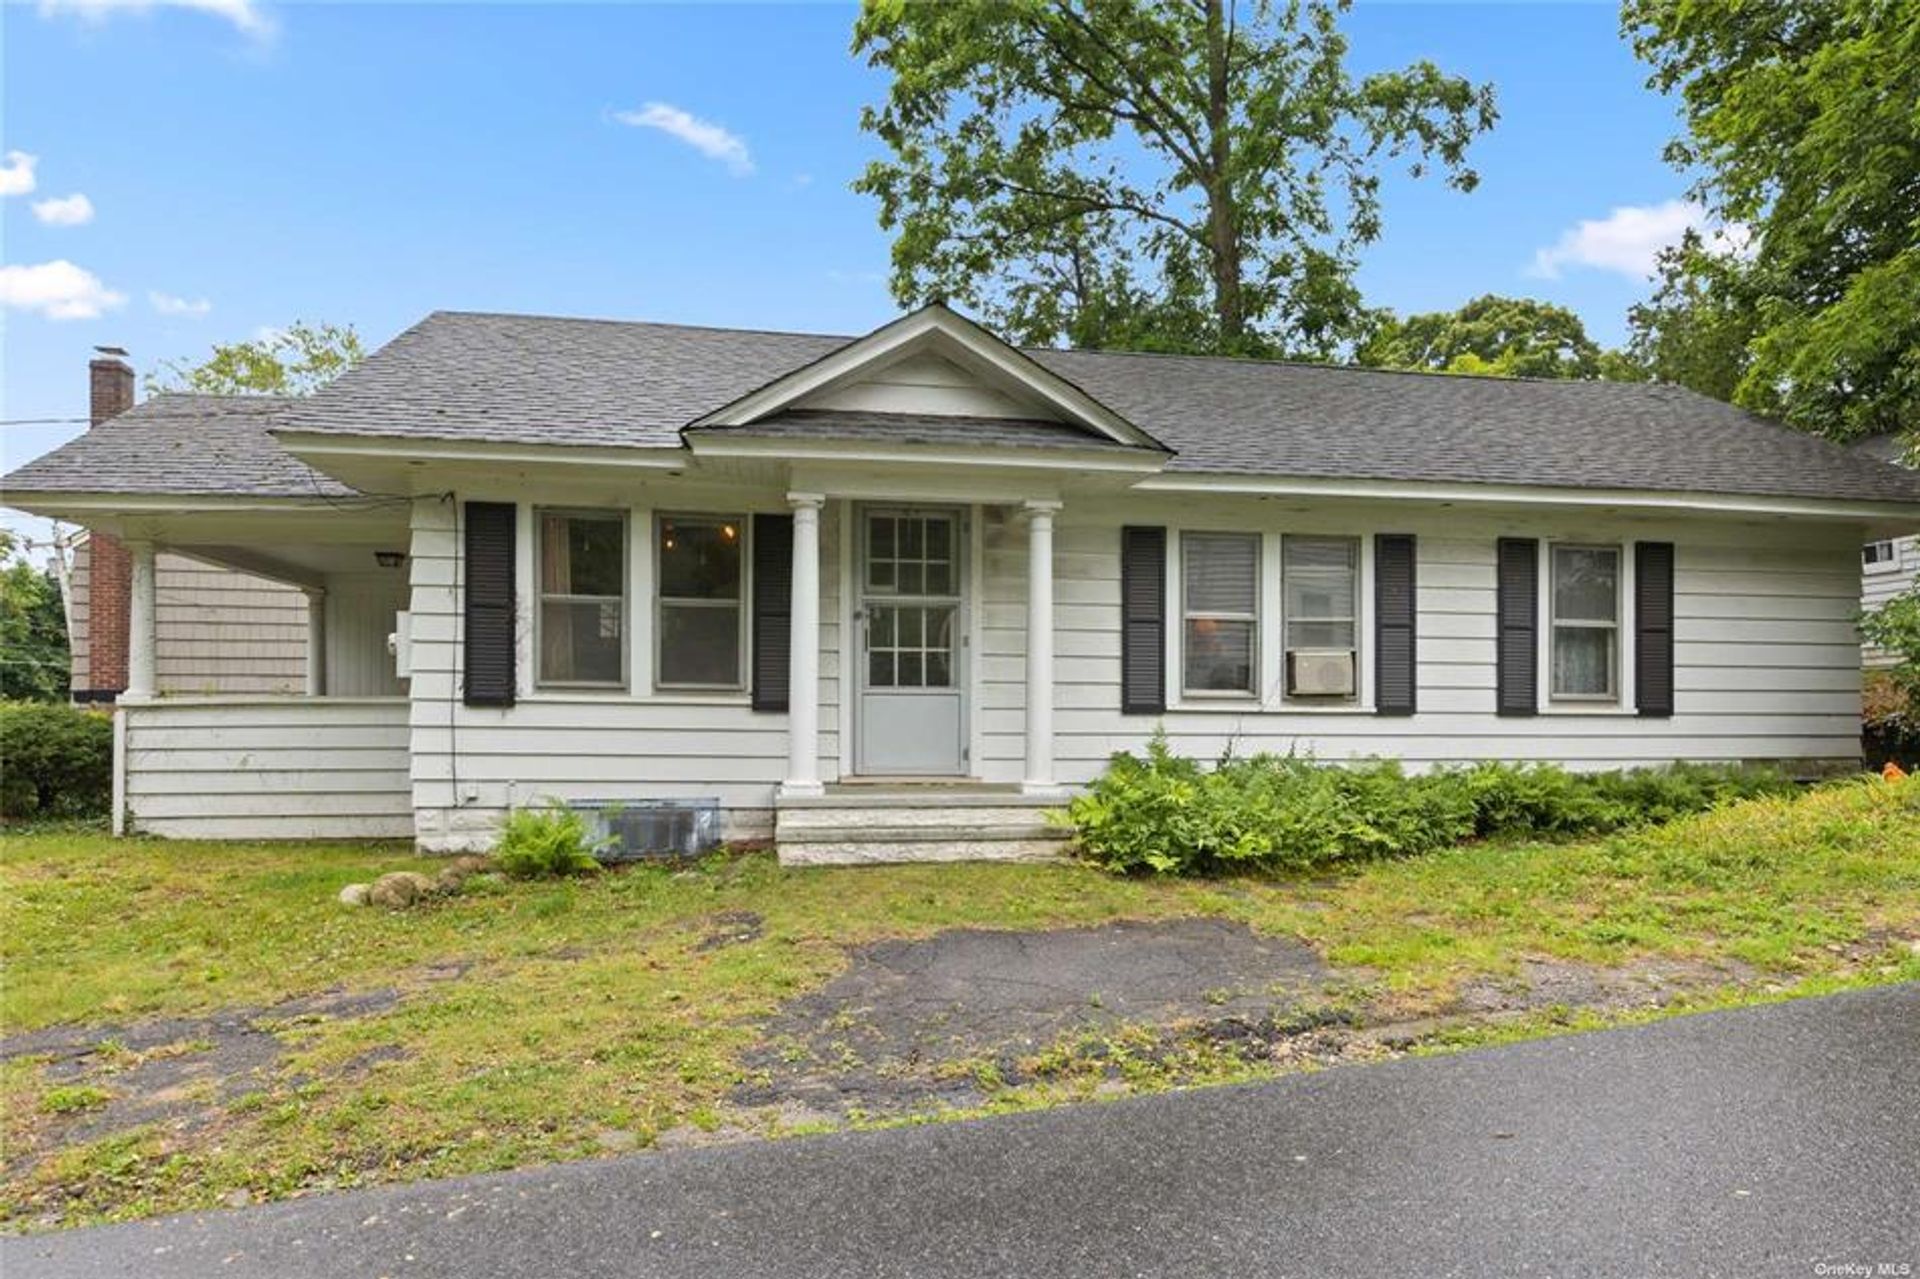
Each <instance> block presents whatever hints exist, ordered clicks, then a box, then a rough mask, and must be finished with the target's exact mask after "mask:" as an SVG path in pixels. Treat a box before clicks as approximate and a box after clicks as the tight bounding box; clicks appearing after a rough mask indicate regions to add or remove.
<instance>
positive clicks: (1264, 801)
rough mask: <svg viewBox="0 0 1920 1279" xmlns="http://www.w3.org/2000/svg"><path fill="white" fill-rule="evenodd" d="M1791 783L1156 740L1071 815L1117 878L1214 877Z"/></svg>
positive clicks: (1696, 802)
mask: <svg viewBox="0 0 1920 1279" xmlns="http://www.w3.org/2000/svg"><path fill="white" fill-rule="evenodd" d="M1792 788H1793V783H1792V782H1791V781H1789V780H1788V779H1786V778H1785V777H1783V776H1781V775H1780V774H1778V773H1774V772H1770V771H1764V770H1749V769H1736V768H1720V767H1708V766H1704V765H1679V766H1676V767H1673V768H1665V769H1641V770H1637V771H1634V772H1628V773H1599V774H1578V773H1571V772H1568V771H1567V770H1566V769H1564V768H1561V767H1559V766H1558V765H1553V764H1527V765H1513V764H1498V763H1486V764H1476V765H1474V766H1472V767H1469V768H1457V769H1443V770H1440V771H1437V772H1433V773H1427V774H1424V775H1421V776H1416V777H1409V776H1407V775H1406V774H1405V773H1404V772H1403V771H1402V770H1401V767H1400V765H1399V764H1398V763H1396V762H1394V761H1391V760H1367V761H1362V762H1357V763H1354V764H1351V765H1347V766H1344V767H1331V766H1327V765H1321V764H1316V763H1314V762H1313V761H1312V760H1309V759H1302V758H1297V757H1293V756H1274V755H1257V756H1254V757H1252V758H1248V759H1240V758H1233V757H1229V758H1227V759H1223V760H1221V761H1220V763H1219V764H1218V765H1216V766H1215V767H1214V768H1212V769H1205V768H1202V767H1201V766H1200V765H1199V764H1197V763H1195V762H1194V761H1193V760H1190V759H1183V758H1181V757H1179V756H1176V755H1174V754H1173V753H1172V751H1170V750H1169V749H1168V748H1167V744H1166V741H1165V740H1164V738H1162V737H1160V736H1159V735H1156V736H1155V738H1154V740H1153V741H1152V742H1151V743H1149V745H1148V747H1147V754H1146V757H1145V758H1144V759H1143V758H1141V757H1139V756H1136V755H1132V754H1124V753H1123V754H1120V755H1116V756H1115V757H1114V758H1113V760H1112V762H1111V764H1110V765H1109V767H1108V769H1107V772H1106V773H1105V774H1104V775H1103V776H1102V777H1101V778H1100V779H1099V780H1098V781H1097V782H1095V783H1094V784H1093V786H1092V787H1091V788H1090V789H1089V790H1088V791H1087V792H1086V793H1085V794H1083V795H1080V796H1077V797H1076V798H1075V799H1074V800H1073V801H1072V803H1071V805H1070V806H1069V808H1068V814H1067V816H1068V819H1069V820H1070V821H1071V823H1072V824H1073V826H1074V827H1075V831H1076V836H1075V837H1076V841H1077V844H1078V847H1079V849H1080V850H1081V852H1082V853H1083V855H1085V856H1086V857H1088V858H1089V859H1091V860H1092V861H1094V862H1096V863H1098V864H1099V865H1101V866H1104V867H1106V868H1107V869H1109V870H1115V871H1122V872H1129V873H1138V872H1147V873H1154V874H1201V875H1206V874H1219V873H1222V872H1228V871H1234V870H1260V871H1277V870H1304V869H1308V868H1312V867H1319V866H1337V865H1340V864H1342V863H1347V862H1356V861H1366V860H1371V859H1374V858H1381V857H1398V856H1406V855H1409V854H1415V853H1423V852H1430V851H1432V850H1434V849H1438V848H1444V847H1447V846H1449V845H1452V844H1457V843H1460V842H1462V841H1464V840H1467V839H1470V838H1473V837H1475V836H1495V835H1499V836H1568V835H1577V834H1595V833H1602V832H1606V831H1614V830H1622V829H1625V828H1627V827H1632V826H1640V825H1645V824H1648V823H1652V822H1664V821H1669V820H1671V819H1673V818H1675V817H1678V816H1681V815H1683V814H1685V813H1693V812H1699V811H1701V810H1703V809H1707V808H1711V807H1713V806H1714V805H1715V804H1719V803H1723V802H1726V801H1728V800H1732V799H1738V798H1746V797H1749V796H1753V795H1759V794H1771V793H1778V792H1782V791H1789V790H1791V789H1792Z"/></svg>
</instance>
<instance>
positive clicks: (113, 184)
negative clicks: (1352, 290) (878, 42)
mask: <svg viewBox="0 0 1920 1279" xmlns="http://www.w3.org/2000/svg"><path fill="white" fill-rule="evenodd" d="M852 12H853V11H852V9H851V8H848V7H839V6H831V5H824V4H821V5H815V4H807V5H781V6H767V7H762V6H747V5H707V6H669V5H637V4H597V5H568V6H525V5H452V4H439V5H421V6H405V5H377V4H346V5H309V4H284V3H283V4H272V3H270V2H265V0H190V2H189V3H161V2H155V3H143V2H141V0H39V2H38V3H29V4H19V3H8V4H5V5H4V6H0V43H3V44H4V50H3V51H0V78H3V79H4V87H3V88H0V95H4V97H3V100H0V152H4V153H15V152H17V153H21V154H17V155H16V154H8V155H7V156H6V158H5V161H4V163H0V192H7V193H8V194H4V195H0V235H3V237H4V238H3V239H0V263H3V264H4V265H3V266H0V324H4V326H5V328H4V335H3V336H0V359H4V369H3V370H0V373H3V376H0V419H18V418H39V417H76V416H80V415H83V414H84V413H85V411H86V387H85V369H84V367H83V366H84V365H85V362H86V359H87V356H88V353H89V348H90V347H91V346H93V345H94V344H96V343H113V344H117V345H122V346H126V347H128V348H130V349H131V351H132V352H133V355H134V359H135V361H136V363H137V364H138V366H139V367H140V368H141V370H142V371H143V372H144V371H146V370H147V369H148V368H150V367H151V366H152V365H153V364H154V363H156V362H158V361H160V360H164V359H171V358H178V357H194V356H198V355H201V354H203V353H204V352H205V351H206V349H207V348H208V347H209V346H210V345H211V344H212V343H214V342H219V341H228V340H232V339H235V338H242V337H247V336H250V335H253V334H255V333H256V332H259V331H261V330H262V329H264V328H268V327H270V326H275V325H281V324H285V323H287V322H289V321H291V320H294V319H306V320H310V321H319V320H330V321H335V322H341V323H352V324H354V325H355V326H357V327H358V328H359V330H360V332H361V333H362V335H363V336H364V337H365V338H367V339H368V340H369V342H370V343H378V342H382V341H385V340H386V339H388V338H389V337H391V336H392V335H393V334H394V333H396V332H398V331H399V330H400V329H402V328H404V327H405V326H406V325H408V324H409V323H411V322H413V321H414V320H416V319H418V318H419V317H420V316H422V315H424V314H425V313H427V312H428V311H430V310H433V309H436V308H475V309H493V310H508V311H529V312H543V313H554V314H575V315H596V316H615V317H624V318H635V319H654V320H672V321H681V322H690V323H705V324H731V325H748V326H757V327H768V328H795V329H812V330H823V331H847V332H857V331H861V330H864V329H867V328H870V327H872V326H874V325H876V324H879V323H881V322H883V321H885V320H886V319H887V318H889V317H890V316H891V315H892V314H893V313H894V309H893V306H892V303H891V301H890V299H889V298H888V296H887V293H886V290H885V287H884V284H883V282H882V276H883V273H884V271H885V268H886V259H887V241H886V238H885V237H884V236H883V234H882V233H881V232H880V230H879V228H878V226H877V224H876V222H875V218H874V210H873V207H872V205H871V203H870V202H869V201H868V200H867V199H866V198H865V197H862V196H857V195H855V194H853V193H852V192H850V191H849V190H848V189H847V188H848V183H849V182H850V181H851V180H852V179H853V177H854V176H855V175H856V174H857V173H858V172H859V171H860V169H861V168H862V167H863V165H864V164H865V162H866V161H867V159H869V158H870V157H871V156H872V155H873V154H874V151H875V144H874V143H873V142H871V141H870V140H869V139H868V138H866V137H865V136H864V135H862V134H861V133H860V131H859V129H858V126H857V117H858V112H859V109H860V107H861V105H862V104H863V103H865V102H869V101H873V100H876V99H877V98H878V96H879V95H880V93H881V91H882V88H883V85H882V81H881V79H880V77H878V76H877V75H875V74H874V73H872V72H870V71H869V70H867V69H866V68H865V67H864V66H862V65H860V64H859V63H858V62H856V61H855V60H854V59H853V58H852V57H850V56H849V54H848V51H847V43H848V31H849V27H850V24H851V20H852ZM1616 15H1617V10H1616V9H1615V8H1614V7H1613V6H1612V5H1601V4H1592V5H1587V4H1581V5H1561V4H1532V5H1529V4H1503V5H1457V4H1433V3H1428V4H1384V3H1363V4H1362V5H1361V6H1360V7H1359V8H1358V9H1357V10H1356V11H1355V12H1354V13H1353V14H1352V15H1351V16H1350V18H1349V20H1348V29H1349V31H1350V33H1351V35H1352V39H1353V46H1354V48H1353V60H1354V64H1355V67H1356V69H1359V70H1363V71H1364V70H1367V69H1372V68H1376V67H1384V66H1388V65H1395V64H1400V63H1404V62H1406V61H1408V60H1410V59H1414V58H1419V57H1430V58H1432V59H1434V60H1435V61H1436V62H1438V63H1439V64H1440V65H1441V66H1442V67H1444V68H1445V69H1447V70H1449V71H1452V72H1456V73H1460V74H1464V75H1468V76H1471V77H1473V78H1475V79H1486V80H1492V81H1493V82H1494V84H1495V85H1496V86H1497V89H1498V92H1499V97H1500V111H1501V121H1500V123H1499V125H1498V126H1497V127H1496V128H1495V129H1494V131H1493V132H1492V133H1490V134H1488V135H1486V136H1484V137H1483V138H1482V139H1481V140H1480V141H1479V142H1478V143H1476V145H1475V148H1474V152H1473V162H1474V164H1475V166H1476V167H1477V168H1478V169H1479V170H1480V172H1481V175H1482V182H1481V185H1480V187H1479V189H1478V190H1477V191H1475V192H1473V193H1472V194H1470V195H1462V194H1459V193H1457V192H1453V191H1450V190H1448V189H1447V188H1445V187H1444V186H1443V185H1442V184H1441V183H1439V182H1437V181H1432V180H1428V181H1423V182H1413V181H1410V180H1406V179H1404V178H1398V177H1396V178H1394V179H1392V180H1390V181H1389V182H1388V183H1387V186H1386V192H1385V212H1386V234H1385V237H1384V238H1383V239H1382V240H1381V241H1380V242H1379V243H1378V244H1376V245H1374V246H1372V248H1371V249H1370V250H1369V251H1368V252H1367V253H1366V255H1365V259H1364V265H1363V269H1362V272H1361V277H1360V279H1361V284H1362V287H1363V289H1364V291H1365V293H1366V295H1367V297H1368V299H1369V301H1370V302H1372V303H1374V304H1378V305H1388V306H1392V307H1394V308H1396V309H1398V310H1401V311H1403V312H1404V311H1410V310H1427V309H1438V308H1445V307H1452V306H1456V305H1458V304H1459V303H1461V302H1463V301H1465V300H1466V299H1468V298H1470V297H1473V296H1476V295H1478V294H1480V293H1485V292H1503V293H1515V294H1527V295H1532V296H1537V297H1542V298H1547V299H1551V300H1553V301H1557V302H1561V303H1564V304H1566V305H1569V306H1572V307H1574V308H1575V309H1576V310H1578V311H1579V312H1580V313H1581V315H1582V316H1583V317H1584V318H1585V319H1586V321H1587V324H1588V326H1589V328H1590V330H1591V331H1592V332H1593V333H1594V335H1595V336H1596V337H1598V338H1600V339H1601V340H1603V341H1606V342H1617V341H1619V340H1620V339H1621V338H1622V337H1623V336H1624V333H1625V323H1624V317H1625V311H1626V308H1627V306H1628V305H1629V304H1631V303H1632V302H1633V301H1634V300H1636V299H1637V298H1639V297H1641V296H1644V294H1645V293H1646V291H1647V285H1646V281H1645V278H1644V274H1643V272H1644V268H1645V264H1646V263H1647V261H1648V260H1649V259H1650V255H1651V253H1652V252H1653V251H1654V249H1655V248H1657V246H1658V244H1659V243H1661V242H1663V241H1664V240H1669V239H1672V238H1677V235H1678V229H1679V226H1680V225H1681V224H1682V223H1683V222H1684V221H1685V220H1686V219H1687V217H1688V216H1689V211H1688V210H1687V209H1686V208H1685V207H1684V206H1681V205H1679V204H1678V203H1677V200H1678V197H1679V196H1680V195H1681V193H1682V189H1683V187H1684V181H1683V179H1682V177H1681V175H1679V174H1676V173H1674V172H1673V171H1672V170H1670V169H1669V168H1667V167H1666V166H1665V165H1664V164H1663V163H1662V162H1661V160H1660V148H1661V146H1662V144H1663V143H1664V142H1665V141H1666V139H1667V138H1668V137H1669V136H1670V135H1671V134H1672V133H1673V131H1674V127H1675V117H1674V110H1673V105H1672V104H1671V103H1670V102H1667V101H1665V100H1662V99H1661V98H1660V97H1658V96H1657V95H1655V94H1653V93H1652V92H1651V91H1649V90H1647V89H1646V88H1645V87H1644V79H1645V74H1644V70H1643V68H1641V67H1640V66H1639V65H1638V64H1636V63H1635V61H1634V60H1633V57H1632V54H1631V51H1630V50H1629V49H1628V48H1627V47H1626V45H1625V44H1624V42H1623V41H1622V40H1621V39H1620V37H1619V34H1618V30H1617V16H1616ZM29 186H30V187H31V189H27V188H28V187H29ZM80 196H83V197H85V198H84V200H79V199H76V198H75V197H80ZM79 429H80V428H79V427H78V426H74V425H68V424H55V425H49V426H44V427H39V426H7V427H0V453H3V454H4V464H5V466H6V467H9V468H10V467H12V466H15V465H18V464H19V463H20V462H21V461H24V460H25V459H27V458H29V457H32V456H35V455H37V454H39V453H41V452H44V451H45V450H46V449H48V448H51V447H52V446H54V445H55V444H57V443H59V442H60V441H61V440H63V439H66V438H68V437H70V436H71V435H72V434H74V433H76V432H77V431H78V430H79ZM9 522H14V523H18V521H17V520H10V521H9Z"/></svg>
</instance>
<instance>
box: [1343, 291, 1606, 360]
mask: <svg viewBox="0 0 1920 1279" xmlns="http://www.w3.org/2000/svg"><path fill="white" fill-rule="evenodd" d="M1374 325H1375V327H1374V329H1373V332H1372V333H1370V334H1369V335H1368V336H1367V337H1366V338H1365V340H1363V341H1361V342H1360V343H1358V344H1357V345H1356V346H1355V348H1354V360H1355V362H1356V363H1359V364H1363V365H1366V366H1367V367H1369V368H1381V369H1416V370H1424V371H1426V372H1432V373H1492V374H1500V375H1503V376H1507V377H1542V378H1600V377H1605V378H1613V379H1616V380H1635V379H1636V375H1637V374H1638V369H1637V368H1636V367H1635V366H1634V364H1633V363H1632V361H1631V360H1629V359H1628V358H1627V357H1625V356H1624V355H1622V354H1621V353H1619V352H1617V351H1605V350H1602V349H1601V347H1600V344H1599V343H1597V342H1595V341H1594V340H1593V339H1592V338H1590V337H1588V336H1587V326H1586V325H1585V324H1582V323H1581V322H1580V317H1579V316H1578V315H1575V314H1574V313H1573V312H1572V311H1569V310H1568V309H1567V308H1566V307H1563V306H1555V305H1553V304H1552V303H1551V302H1538V301H1535V300H1534V299H1532V298H1503V297H1498V296H1496V295H1494V294H1491V293H1489V294H1487V295H1486V296H1485V297H1479V298H1475V299H1474V300H1473V301H1471V302H1469V303H1467V304H1466V305H1465V306H1463V307H1461V308H1460V309H1459V310H1457V311H1427V312H1423V313H1421V314H1418V315H1409V316H1407V317H1406V318H1405V319H1401V318H1400V317H1398V316H1396V315H1394V314H1393V312H1391V311H1381V312H1377V313H1376V315H1375V317H1374Z"/></svg>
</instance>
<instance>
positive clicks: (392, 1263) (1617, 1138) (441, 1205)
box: [0, 985, 1920, 1279]
mask: <svg viewBox="0 0 1920 1279" xmlns="http://www.w3.org/2000/svg"><path fill="white" fill-rule="evenodd" d="M1917 1072H1920V985H1905V986H1895V987H1887V988H1883V989H1879V990H1873V991H1865V992H1858V993H1851V994H1845V995H1838V996H1833V997H1830V998H1825V999H1810V1000H1801V1001H1798V1002H1793V1003H1786V1004H1779V1005H1774V1006H1769V1007H1763V1008H1753V1009H1747V1010H1743V1011H1738V1012H1727V1013H1715V1014H1706V1015H1700V1016H1693V1017H1684V1018H1679V1019H1675V1020H1672V1021H1667V1022H1662V1023H1659V1024H1656V1025H1651V1026H1646V1027H1641V1028H1636V1029H1630V1030H1620V1031H1611V1032H1605V1033H1599V1034H1588V1035H1579V1036H1571V1037H1567V1038H1562V1039H1555V1040H1544V1041H1536V1042H1533V1043H1527V1044H1521V1045H1516V1046H1513V1047H1508V1048H1498V1049H1489V1050H1484V1051H1479V1052H1473V1053H1466V1054H1461V1055H1457V1056H1451V1057H1444V1058H1425V1059H1411V1060H1404V1061H1398V1062H1393V1063H1389V1064H1385V1065H1380V1066H1363V1067H1352V1068H1345V1069H1339V1070H1333V1071H1328V1072H1325V1073H1322V1074H1317V1075H1305V1076H1297V1077H1293V1078H1289V1079H1284V1080H1280V1081H1277V1082H1274V1083H1269V1084H1261V1085H1255V1086H1250V1087H1240V1088H1219V1089H1210V1090H1202V1091H1197V1092H1192V1093H1186V1094H1179V1095H1168V1096H1161V1097H1154V1098H1147V1099H1141V1100H1132V1101H1121V1102H1115V1103H1111V1104H1107V1105H1094V1106H1085V1107H1080V1108H1077V1109H1065V1110H1055V1111H1049V1112H1045V1113H1038V1114H1032V1115H1022V1116H1016V1117H1011V1118H1003V1119H994V1120H984V1121H979V1122H971V1123H962V1124H947V1125H937V1126H931V1127H924V1128H905V1129H896V1130H891V1131H885V1132H874V1133H852V1134H842V1135H835V1136H829V1137H821V1138H813V1139H804V1140H794V1141H787V1142H778V1143H772V1144H752V1145H738V1146H728V1147H717V1148H709V1149H702V1150H689V1151H683V1152H677V1153H670V1154H658V1155H641V1156H635V1157H630V1158H624V1159H619V1160H608V1161H604V1162H598V1163H585V1164H573V1165H568V1166H564V1167H558V1168H552V1169H539V1170H533V1171H527V1172H520V1173H511V1174H505V1175H501V1176H494V1177H483V1178H469V1179H463V1180H459V1181H445V1182H437V1183H424V1184H418V1185H411V1186H402V1187H394V1188H389V1189H383V1190H377V1191H369V1192H363V1193H355V1194H343V1195H336V1196H327V1197H316V1198H312V1199H306V1200H299V1201H294V1202H290V1203H284V1204H277V1205H272V1206H269V1207H264V1208H257V1209H246V1210H240V1211H233V1212H225V1213H213V1214H204V1215H198V1216H193V1217H186V1218H173V1219H167V1220H160V1221H152V1222H144V1223H140V1224H136V1225H131V1226H124V1227H110V1228H106V1229H100V1230H88V1231H77V1232H71V1233H66V1234H56V1235H49V1236H42V1237H35V1238H28V1239H10V1240H6V1241H4V1242H0V1271H3V1272H4V1273H5V1275H6V1277H7V1279H29V1277H30V1276H68V1275H74V1276H79V1275H87V1276H92V1275H142V1276H154V1277H160V1276H170V1275H181V1276H204V1275H271V1276H274V1277H275V1279H301V1277H303V1276H336V1275H392V1276H464V1277H466V1279H488V1277H491V1276H501V1277H503V1279H504V1277H506V1276H514V1277H516V1279H519V1277H524V1276H544V1275H554V1276H562V1275H565V1276H582V1277H585V1276H601V1275H606V1276H613V1275H627V1276H656V1275H657V1276H679V1275H686V1276H701V1277H702V1279H710V1277H712V1276H728V1275H741V1276H748V1275H751V1276H767V1277H769V1279H778V1277H780V1276H800V1275H836V1276H844V1275H876V1276H877V1275H913V1276H924V1275H980V1274H1002V1275H1024V1276H1050V1275H1060V1276H1066V1275H1072V1276H1091V1275H1101V1276H1107V1275H1196V1276H1198V1275H1207V1276H1232V1275H1260V1276H1274V1275H1319V1274H1328V1273H1333V1272H1339V1273H1342V1274H1347V1275H1352V1274H1421V1275H1442V1274H1460V1275H1485V1274H1517V1273H1527V1274H1541V1275H1652V1274H1663V1275H1664V1274H1673V1275H1740V1276H1747V1275H1795V1276H1799V1275H1808V1276H1820V1275H1827V1276H1831V1275H1856V1274H1857V1275H1864V1276H1875V1277H1876V1279H1877V1277H1878V1276H1901V1275H1916V1274H1920V1073H1917ZM1881 1267H1885V1269H1882V1268H1881Z"/></svg>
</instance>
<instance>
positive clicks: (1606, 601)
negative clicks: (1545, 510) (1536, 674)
mask: <svg viewBox="0 0 1920 1279" xmlns="http://www.w3.org/2000/svg"><path fill="white" fill-rule="evenodd" d="M1552 578H1553V580H1552V591H1551V603H1552V617H1551V623H1552V636H1553V638H1552V644H1553V653H1552V663H1551V665H1552V669H1553V683H1552V686H1551V687H1552V696H1553V697H1555V698H1556V699H1558V700H1561V701H1575V702H1611V701H1617V700H1619V697H1620V548H1619V547H1617V546H1555V547H1554V548H1553V574H1552Z"/></svg>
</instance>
